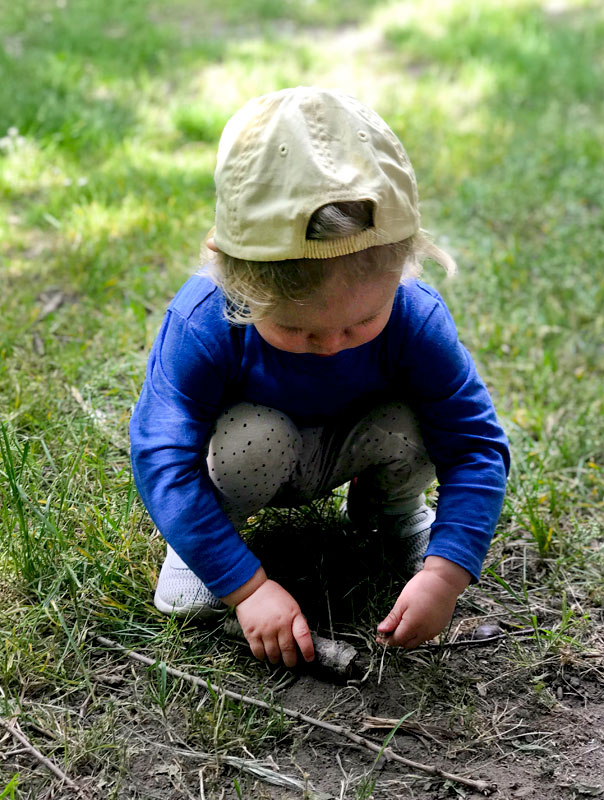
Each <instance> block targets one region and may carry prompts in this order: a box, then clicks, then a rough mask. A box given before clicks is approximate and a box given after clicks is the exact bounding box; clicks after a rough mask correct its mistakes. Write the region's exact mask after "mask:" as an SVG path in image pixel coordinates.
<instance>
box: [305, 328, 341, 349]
mask: <svg viewBox="0 0 604 800" xmlns="http://www.w3.org/2000/svg"><path fill="white" fill-rule="evenodd" d="M345 338H346V337H345V334H344V332H343V331H332V332H330V333H319V334H311V336H310V340H311V341H312V343H313V345H314V346H315V347H316V348H317V350H321V351H322V352H325V353H333V352H335V351H336V350H340V349H341V348H342V347H343V346H344V340H345Z"/></svg>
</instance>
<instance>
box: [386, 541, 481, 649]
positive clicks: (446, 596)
mask: <svg viewBox="0 0 604 800" xmlns="http://www.w3.org/2000/svg"><path fill="white" fill-rule="evenodd" d="M469 581H470V574H469V573H468V572H467V571H466V570H465V569H464V568H463V567H460V566H458V565H457V564H454V563H453V562H452V561H448V560H447V559H445V558H440V557H439V556H428V558H426V560H425V562H424V568H423V569H422V570H421V572H418V573H417V575H414V576H413V578H411V580H410V581H409V582H408V583H407V584H406V586H405V588H404V589H403V591H402V592H401V593H400V595H399V597H398V600H397V601H396V603H395V604H394V608H393V609H392V611H391V612H390V613H389V614H388V616H387V617H386V618H385V619H384V620H382V622H380V624H379V625H378V635H377V641H378V642H379V643H380V644H387V645H389V646H392V647H406V648H412V647H417V646H418V645H419V644H421V643H422V642H425V641H427V640H428V639H432V638H433V637H434V636H437V635H438V634H439V633H440V632H441V631H442V630H443V629H444V628H445V626H446V625H447V623H448V622H449V620H450V619H451V617H452V615H453V610H454V608H455V602H456V601H457V597H458V595H459V594H460V593H461V592H462V591H463V590H464V589H465V587H466V586H467V585H468V583H469Z"/></svg>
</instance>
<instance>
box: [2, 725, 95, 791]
mask: <svg viewBox="0 0 604 800" xmlns="http://www.w3.org/2000/svg"><path fill="white" fill-rule="evenodd" d="M0 726H2V727H3V728H4V729H5V730H7V731H8V732H9V733H10V735H11V736H13V737H14V738H15V739H16V740H17V741H18V742H21V744H22V745H23V747H24V749H25V750H26V751H27V752H28V753H29V754H30V755H32V756H33V757H34V758H35V759H36V760H37V761H39V762H40V764H43V765H44V766H45V767H46V769H48V770H50V771H51V772H52V773H53V774H54V775H56V776H57V778H60V779H61V780H62V781H63V782H64V783H65V785H66V786H69V788H70V789H73V790H74V792H77V793H78V794H79V795H80V797H83V798H86V799H87V798H88V797H89V795H88V794H87V793H86V792H85V791H84V789H82V787H81V786H78V784H77V783H75V781H72V780H71V778H68V777H67V775H66V774H65V773H64V772H63V771H62V770H61V769H59V767H57V765H56V764H54V763H53V762H52V761H51V760H50V759H49V758H46V756H43V755H42V753H41V752H40V751H39V750H37V749H36V748H35V747H34V746H33V744H31V742H30V741H29V740H28V739H27V737H26V736H24V734H22V733H21V732H20V731H18V730H17V729H16V728H15V727H14V725H10V724H9V723H8V722H5V721H4V720H2V719H0Z"/></svg>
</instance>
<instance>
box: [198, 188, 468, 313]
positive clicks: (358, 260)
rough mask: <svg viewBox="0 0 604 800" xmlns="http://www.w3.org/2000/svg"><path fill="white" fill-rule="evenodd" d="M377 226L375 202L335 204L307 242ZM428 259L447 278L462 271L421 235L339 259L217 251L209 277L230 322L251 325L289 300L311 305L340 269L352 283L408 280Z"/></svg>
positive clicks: (318, 217) (319, 215)
mask: <svg viewBox="0 0 604 800" xmlns="http://www.w3.org/2000/svg"><path fill="white" fill-rule="evenodd" d="M372 226H373V208H372V205H371V203H370V202H368V201H362V202H354V203H330V204H328V205H325V206H323V207H322V208H320V209H318V210H317V211H315V213H314V214H313V216H312V217H311V220H310V222H309V224H308V228H307V231H306V238H307V239H320V240H326V239H338V238H341V237H344V236H350V235H351V234H354V233H359V232H360V231H363V230H366V229H367V228H369V227H372ZM427 258H429V259H432V260H434V261H436V262H437V263H439V264H440V265H441V266H442V267H443V269H444V270H445V272H446V273H447V274H448V275H452V274H453V273H454V272H455V271H456V270H457V265H456V264H455V261H454V260H453V259H452V258H451V256H449V255H448V254H447V253H445V252H444V250H441V249H440V247H437V246H436V245H435V244H434V243H433V242H432V241H430V239H429V238H428V237H427V235H426V233H425V231H422V230H420V231H418V233H415V234H414V235H413V236H410V237H409V238H408V239H403V240H402V241H400V242H394V243H393V244H383V245H378V246H376V247H369V248H367V249H366V250H361V251H359V252H358V253H351V254H350V255H345V256H337V257H335V258H295V259H289V260H285V261H247V260H245V259H241V258H234V257H233V256H230V255H228V254H227V253H223V252H222V251H218V252H217V253H216V254H215V257H214V259H213V260H212V262H211V264H210V267H209V274H210V276H211V278H212V279H213V280H214V282H215V283H216V284H218V285H219V286H220V287H221V288H222V290H223V292H224V294H225V296H226V299H227V303H226V311H225V313H226V317H227V319H228V320H229V321H230V322H233V323H235V324H239V325H242V324H243V325H250V324H253V323H255V322H260V321H261V320H263V319H265V318H266V317H267V316H270V314H271V312H272V311H274V310H275V308H276V307H277V306H278V305H279V304H280V303H283V302H284V301H290V302H294V303H304V302H306V301H308V300H309V299H310V298H311V297H312V295H313V294H314V293H315V292H316V291H317V290H318V289H319V287H320V286H321V285H322V284H323V283H324V281H325V280H326V279H327V278H328V277H329V275H331V274H332V272H333V271H334V270H336V269H337V270H341V271H342V273H343V274H344V275H346V277H347V278H349V279H350V280H352V281H354V280H361V281H362V280H366V279H367V278H368V277H370V276H377V275H383V274H385V273H396V272H398V273H399V274H400V275H401V280H402V281H405V280H410V279H412V278H417V277H418V276H419V275H420V274H421V272H422V261H423V260H424V259H427Z"/></svg>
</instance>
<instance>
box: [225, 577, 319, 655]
mask: <svg viewBox="0 0 604 800" xmlns="http://www.w3.org/2000/svg"><path fill="white" fill-rule="evenodd" d="M261 571H262V573H263V575H262V577H264V580H263V581H262V582H259V578H260V576H258V573H256V575H255V576H254V578H256V580H254V578H253V579H252V581H253V583H252V584H251V586H250V587H249V588H252V587H253V586H254V584H256V583H259V585H257V586H256V588H253V591H251V593H250V594H247V596H245V597H244V598H243V599H241V600H239V598H238V597H237V594H238V593H239V590H238V592H233V595H234V597H233V595H229V597H228V598H223V601H224V602H227V603H228V604H229V605H236V612H237V619H238V620H239V624H240V625H241V628H242V630H243V633H244V635H245V638H246V639H247V641H248V643H249V645H250V648H251V650H252V653H253V654H254V655H255V656H256V658H259V659H260V660H261V661H262V660H264V659H265V658H268V660H269V661H270V662H271V664H278V663H279V660H280V659H281V658H282V659H283V663H284V664H285V666H286V667H295V666H296V662H297V660H298V653H297V650H296V644H297V646H298V647H299V648H300V652H301V653H302V656H303V657H304V660H305V661H312V660H313V658H314V647H313V643H312V639H311V635H310V630H309V628H308V624H307V622H306V618H305V617H304V615H303V614H302V611H301V609H300V606H299V605H298V603H297V602H296V601H295V599H294V598H293V597H292V596H291V594H290V593H289V592H288V591H286V590H285V589H284V588H283V587H282V586H281V585H280V584H278V583H277V582H276V581H271V580H269V579H268V578H266V574H265V573H264V570H261ZM258 572H260V570H259V571H258ZM257 576H258V577H257ZM241 589H244V587H241ZM244 591H245V589H244ZM229 601H230V602H229ZM233 601H234V602H233Z"/></svg>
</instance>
